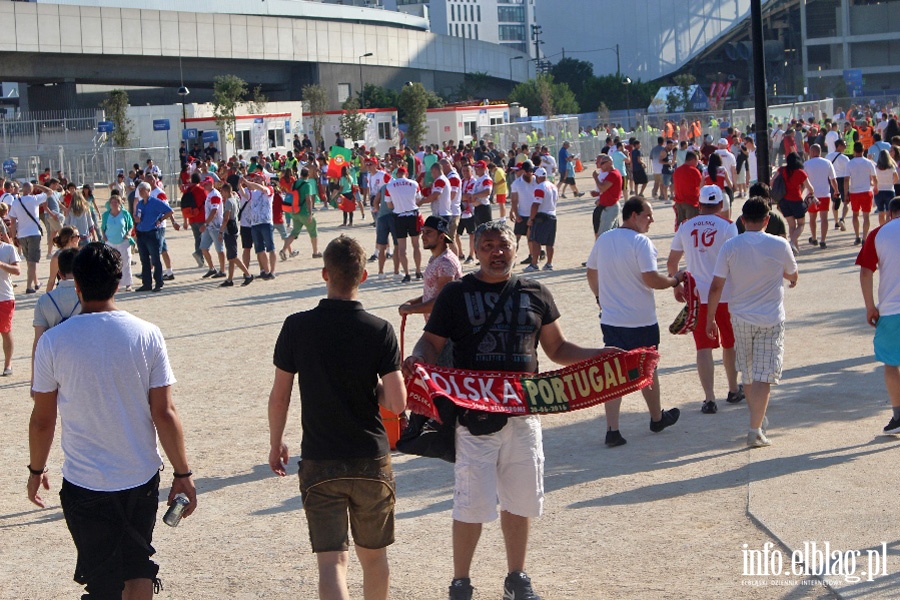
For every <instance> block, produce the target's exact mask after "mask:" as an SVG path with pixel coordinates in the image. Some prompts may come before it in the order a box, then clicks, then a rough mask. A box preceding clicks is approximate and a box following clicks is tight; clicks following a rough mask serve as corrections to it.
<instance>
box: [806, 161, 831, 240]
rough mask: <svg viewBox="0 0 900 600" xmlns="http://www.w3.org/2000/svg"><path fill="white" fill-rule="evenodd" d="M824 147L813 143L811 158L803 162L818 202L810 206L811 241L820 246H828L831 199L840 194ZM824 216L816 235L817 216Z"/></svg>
mask: <svg viewBox="0 0 900 600" xmlns="http://www.w3.org/2000/svg"><path fill="white" fill-rule="evenodd" d="M821 154H822V147H821V146H819V145H818V144H813V145H811V146H810V147H809V160H807V161H806V162H805V163H803V170H804V171H806V174H807V176H808V177H809V182H810V184H811V185H812V187H813V194H814V195H815V197H816V200H818V201H819V202H818V204H811V205H810V206H809V211H808V212H809V236H810V237H809V243H810V244H812V245H813V246H816V245H818V246H819V247H820V248H827V245H826V244H825V236H827V235H828V211H829V209H830V208H831V199H832V198H834V197H835V196H839V194H838V186H837V178H836V177H835V172H834V165H832V164H831V161H830V160H828V159H827V158H822V156H821ZM817 216H821V217H822V223H821V226H820V232H819V235H818V236H816V217H817Z"/></svg>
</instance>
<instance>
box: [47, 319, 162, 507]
mask: <svg viewBox="0 0 900 600" xmlns="http://www.w3.org/2000/svg"><path fill="white" fill-rule="evenodd" d="M85 340H103V343H102V344H92V343H86V342H85ZM173 383H175V376H174V375H173V373H172V369H171V367H170V366H169V359H168V355H167V353H166V343H165V340H164V339H163V336H162V332H160V330H159V328H158V327H156V326H155V325H152V324H151V323H147V322H146V321H143V320H141V319H138V318H137V317H135V316H133V315H131V314H129V313H127V312H125V311H122V310H116V311H112V312H101V313H90V314H86V315H84V314H83V315H76V316H74V317H72V318H70V319H68V320H67V321H66V322H65V323H60V324H59V325H57V326H56V327H54V328H52V329H49V330H48V331H47V332H46V333H44V335H42V336H41V339H40V341H39V342H38V346H37V350H36V351H35V355H34V391H35V392H45V393H46V392H54V391H58V392H59V394H58V396H57V403H58V406H59V416H60V421H61V422H62V450H63V455H64V457H65V458H64V461H63V466H62V474H63V477H64V478H65V479H66V480H67V481H70V482H72V483H74V484H75V485H78V486H81V487H84V488H87V489H89V490H94V491H101V492H114V491H119V490H125V489H130V488H133V487H136V486H138V485H141V484H143V483H145V482H147V481H148V480H149V479H150V478H151V477H153V475H154V474H155V473H156V471H157V470H158V469H159V467H160V465H161V464H162V459H161V458H160V455H159V450H158V449H157V446H156V428H155V427H154V425H153V420H152V418H151V416H150V404H149V402H148V398H149V392H150V390H151V389H152V388H158V387H165V386H169V385H172V384H173Z"/></svg>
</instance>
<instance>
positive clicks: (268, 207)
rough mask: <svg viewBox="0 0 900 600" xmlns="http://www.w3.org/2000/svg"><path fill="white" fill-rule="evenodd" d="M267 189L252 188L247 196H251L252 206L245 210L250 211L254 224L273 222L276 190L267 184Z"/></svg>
mask: <svg viewBox="0 0 900 600" xmlns="http://www.w3.org/2000/svg"><path fill="white" fill-rule="evenodd" d="M265 188H266V191H265V192H263V191H261V190H250V189H247V191H248V192H249V193H248V194H247V196H248V197H249V198H250V206H249V207H248V208H247V210H245V211H244V212H245V213H246V212H248V211H249V212H250V213H251V215H250V221H251V223H252V224H253V225H262V224H263V223H268V224H270V225H271V224H272V223H273V221H272V200H273V199H274V197H275V190H273V189H272V188H271V187H269V186H265Z"/></svg>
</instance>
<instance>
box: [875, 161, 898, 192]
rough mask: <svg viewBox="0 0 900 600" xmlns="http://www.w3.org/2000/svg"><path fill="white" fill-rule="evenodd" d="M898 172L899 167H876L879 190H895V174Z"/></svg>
mask: <svg viewBox="0 0 900 600" xmlns="http://www.w3.org/2000/svg"><path fill="white" fill-rule="evenodd" d="M896 172H897V169H894V168H893V167H891V168H889V169H879V168H878V167H875V181H877V182H878V191H879V192H891V193H893V191H894V174H895V173H896Z"/></svg>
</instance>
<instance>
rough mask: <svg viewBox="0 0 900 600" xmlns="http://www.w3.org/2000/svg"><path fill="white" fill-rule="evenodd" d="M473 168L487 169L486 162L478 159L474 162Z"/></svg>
mask: <svg viewBox="0 0 900 600" xmlns="http://www.w3.org/2000/svg"><path fill="white" fill-rule="evenodd" d="M475 168H476V169H487V162H485V161H483V160H479V161H478V162H477V163H475Z"/></svg>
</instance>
